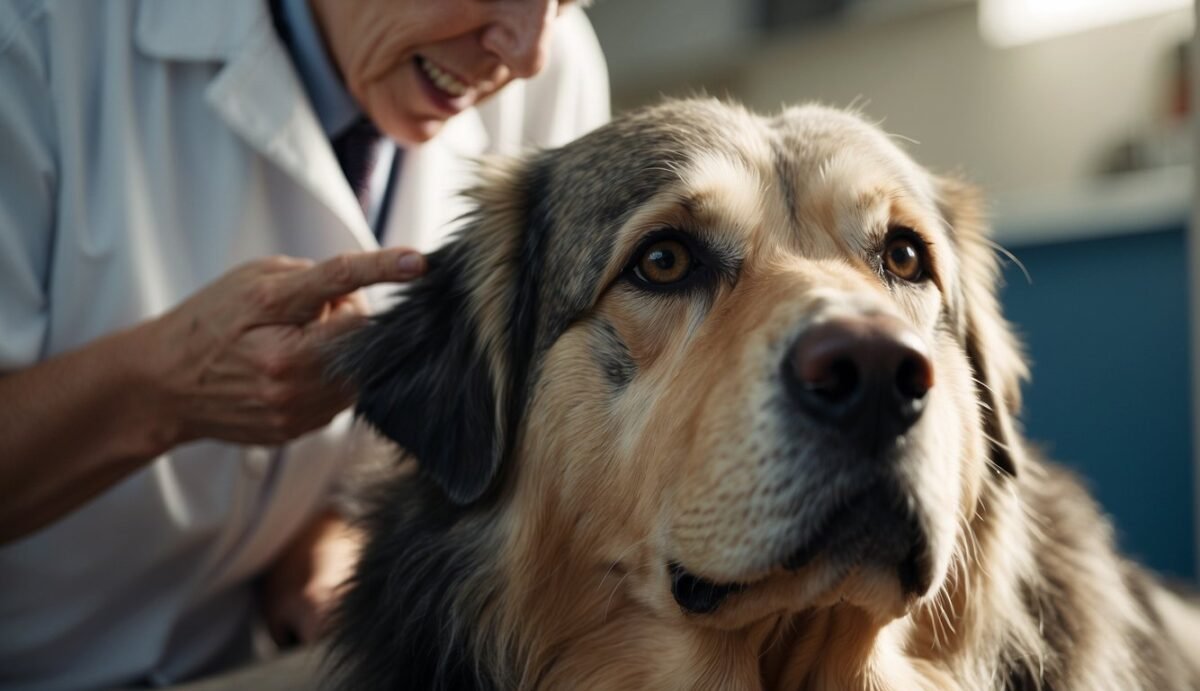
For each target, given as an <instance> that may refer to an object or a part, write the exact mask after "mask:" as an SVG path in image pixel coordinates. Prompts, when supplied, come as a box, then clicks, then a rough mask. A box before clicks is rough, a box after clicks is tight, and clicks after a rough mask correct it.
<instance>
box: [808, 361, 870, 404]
mask: <svg viewBox="0 0 1200 691" xmlns="http://www.w3.org/2000/svg"><path fill="white" fill-rule="evenodd" d="M806 374H808V375H810V376H805V377H804V378H803V381H802V382H801V385H802V386H803V387H804V388H806V389H808V390H809V391H811V392H812V393H814V394H816V395H817V396H819V397H821V398H823V399H826V400H828V401H829V402H831V403H840V402H842V401H845V400H847V399H849V398H850V397H851V396H853V395H854V392H855V391H856V390H857V389H858V380H859V376H858V366H857V365H855V364H854V361H853V360H851V359H850V358H837V359H835V360H833V361H832V362H830V363H828V364H827V365H825V366H823V367H820V368H819V369H814V370H812V371H810V372H808V373H806Z"/></svg>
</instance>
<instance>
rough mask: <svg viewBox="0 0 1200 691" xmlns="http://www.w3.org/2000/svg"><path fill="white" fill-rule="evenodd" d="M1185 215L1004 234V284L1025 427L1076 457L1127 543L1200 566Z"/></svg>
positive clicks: (1187, 567) (1149, 560)
mask: <svg viewBox="0 0 1200 691" xmlns="http://www.w3.org/2000/svg"><path fill="white" fill-rule="evenodd" d="M1185 236H1186V229H1185V228H1184V226H1183V224H1182V223H1178V224H1171V225H1168V226H1165V227H1160V228H1156V229H1153V230H1150V231H1139V232H1137V233H1132V234H1126V235H1115V236H1107V237H1101V238H1095V239H1077V240H1072V241H1065V242H1051V243H1038V244H1023V245H1009V246H1008V249H1009V250H1011V251H1012V252H1013V254H1014V255H1016V256H1017V258H1018V259H1020V261H1021V262H1022V263H1023V264H1024V265H1025V267H1026V269H1027V270H1028V272H1029V275H1030V277H1031V279H1032V282H1029V281H1027V280H1026V278H1025V275H1024V274H1023V273H1022V272H1021V270H1020V269H1019V268H1018V267H1016V266H1015V265H1014V264H1012V263H1009V264H1008V265H1007V266H1006V268H1005V271H1004V274H1003V275H1004V279H1005V282H1006V285H1005V286H1004V287H1003V288H1002V291H1001V296H1002V300H1003V303H1004V308H1005V312H1006V314H1007V316H1008V318H1009V319H1010V320H1011V321H1012V322H1013V323H1014V324H1015V326H1016V328H1017V329H1018V332H1019V333H1020V334H1021V336H1022V338H1023V340H1024V341H1025V343H1026V344H1027V346H1028V353H1029V355H1030V358H1031V360H1032V363H1033V381H1032V383H1031V384H1029V385H1027V386H1026V389H1025V411H1024V414H1023V416H1022V417H1023V420H1024V423H1025V430H1026V433H1027V436H1028V437H1029V438H1030V439H1031V440H1033V441H1034V442H1035V443H1037V444H1038V445H1040V446H1041V447H1042V448H1043V449H1044V451H1045V452H1046V454H1047V455H1048V456H1050V457H1051V458H1052V459H1054V460H1056V461H1059V462H1061V463H1064V464H1066V465H1067V466H1070V467H1072V468H1074V469H1075V470H1076V471H1077V472H1078V473H1079V474H1080V475H1082V476H1083V477H1084V479H1085V481H1086V482H1087V483H1088V485H1089V486H1090V488H1091V490H1092V492H1093V494H1094V495H1095V496H1096V497H1097V498H1098V499H1099V501H1100V502H1101V504H1102V505H1103V506H1104V508H1105V510H1106V511H1107V512H1108V513H1109V514H1110V515H1111V516H1112V517H1113V520H1114V523H1115V524H1116V530H1117V535H1118V540H1119V542H1120V545H1121V547H1122V549H1124V550H1125V552H1126V553H1128V554H1130V555H1132V556H1134V557H1135V558H1137V559H1138V560H1139V561H1141V562H1142V563H1144V564H1147V565H1149V566H1150V567H1152V568H1154V569H1156V570H1158V571H1160V572H1162V573H1164V574H1167V575H1169V576H1173V577H1177V578H1187V579H1195V576H1196V568H1195V564H1196V555H1195V545H1196V536H1195V521H1194V515H1193V514H1194V511H1195V510H1196V509H1195V506H1194V505H1193V504H1194V487H1195V484H1194V478H1193V466H1192V463H1193V461H1192V435H1191V420H1192V417H1191V415H1192V409H1191V406H1192V405H1193V403H1192V400H1191V374H1190V370H1191V361H1190V356H1189V305H1188V279H1187V252H1186V246H1185V241H1186V237H1185Z"/></svg>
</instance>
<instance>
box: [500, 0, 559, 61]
mask: <svg viewBox="0 0 1200 691" xmlns="http://www.w3.org/2000/svg"><path fill="white" fill-rule="evenodd" d="M495 8H496V16H495V19H494V20H493V21H492V22H491V24H489V25H488V27H487V28H486V29H485V30H484V32H483V36H482V39H481V41H482V44H483V47H484V49H486V50H487V51H489V52H491V53H493V54H495V55H496V56H497V57H499V58H500V61H501V62H503V63H504V64H505V65H506V66H508V69H509V70H510V71H511V72H512V73H513V76H515V77H523V78H528V77H532V76H534V75H536V74H537V73H539V72H541V71H542V68H543V67H545V66H546V60H547V58H548V57H549V53H550V37H551V31H552V28H553V25H554V20H555V18H556V17H557V16H558V2H557V0H505V1H504V2H497V3H496V5H495Z"/></svg>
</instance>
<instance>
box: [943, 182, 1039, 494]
mask: <svg viewBox="0 0 1200 691" xmlns="http://www.w3.org/2000/svg"><path fill="white" fill-rule="evenodd" d="M938 190H939V197H940V199H939V204H940V206H941V210H942V214H943V216H944V217H945V219H946V221H947V223H948V224H949V225H950V231H951V236H952V238H953V240H954V245H955V247H956V249H957V255H958V258H959V274H960V276H961V279H960V292H959V295H958V296H957V303H958V304H957V312H958V317H959V328H960V334H961V337H962V339H963V342H964V344H965V346H966V351H967V357H968V358H969V359H970V362H971V368H972V369H973V370H974V372H973V374H974V376H975V380H976V382H977V383H976V386H977V389H978V392H979V398H980V401H981V402H982V410H981V411H980V414H981V415H982V416H983V423H984V431H985V432H986V433H987V435H988V444H989V446H990V455H991V460H992V463H993V464H994V465H995V467H996V468H997V469H998V470H1000V471H1002V472H1005V473H1008V474H1009V475H1013V476H1015V475H1016V474H1017V467H1018V465H1019V464H1020V463H1019V460H1020V456H1021V454H1022V453H1023V451H1022V449H1021V444H1020V439H1019V437H1018V433H1017V425H1016V416H1017V414H1018V413H1019V412H1020V410H1021V382H1022V381H1024V380H1026V379H1028V378H1029V366H1028V364H1027V363H1026V361H1025V356H1024V354H1023V352H1022V349H1021V344H1020V343H1019V342H1018V340H1017V337H1016V335H1015V334H1014V333H1013V330H1012V327H1011V326H1010V325H1009V323H1008V321H1006V320H1005V319H1004V316H1003V315H1002V314H1001V313H1000V304H999V301H998V299H997V297H996V289H997V285H998V282H999V272H1000V268H999V264H998V263H997V261H996V249H997V248H996V245H995V244H994V243H992V242H991V240H990V239H989V238H988V229H987V224H986V223H985V221H984V218H983V203H982V199H981V194H980V193H979V191H978V190H977V189H976V188H974V187H972V186H971V185H968V184H966V183H964V182H961V181H958V180H954V179H950V178H941V179H939V180H938Z"/></svg>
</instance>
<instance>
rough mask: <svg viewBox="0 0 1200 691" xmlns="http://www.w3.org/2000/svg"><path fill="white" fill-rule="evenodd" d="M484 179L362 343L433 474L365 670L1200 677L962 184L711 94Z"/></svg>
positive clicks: (385, 582) (485, 675)
mask: <svg viewBox="0 0 1200 691" xmlns="http://www.w3.org/2000/svg"><path fill="white" fill-rule="evenodd" d="M473 198H474V200H475V202H476V204H477V205H476V210H475V213H474V215H473V217H472V218H471V219H469V220H468V223H467V226H466V228H465V230H464V231H463V233H462V235H461V236H460V237H459V238H458V239H457V240H456V241H454V242H452V243H451V244H450V245H449V246H447V247H446V248H445V249H443V250H441V251H439V252H438V253H437V254H435V255H434V256H432V257H431V266H432V270H431V271H430V273H429V275H428V277H427V278H425V279H424V280H423V281H422V282H421V283H419V284H418V285H416V286H414V287H413V288H412V290H411V291H410V292H409V293H408V299H407V301H406V302H403V303H402V304H400V305H399V306H398V307H397V308H395V309H394V310H393V311H391V312H390V313H388V314H385V315H384V316H382V317H380V318H379V319H377V320H376V321H375V323H374V324H373V325H372V326H371V327H369V328H368V329H366V330H365V331H364V332H363V333H362V334H361V335H359V336H358V337H357V338H356V339H355V340H354V341H353V342H352V343H350V344H349V346H348V347H347V349H346V352H345V353H344V357H343V360H342V363H343V367H344V369H345V370H346V371H348V372H350V373H351V374H352V375H353V376H354V377H355V378H356V379H357V381H358V383H359V385H360V386H361V399H360V402H359V412H360V413H361V415H362V416H364V417H365V418H366V419H367V420H368V421H369V422H370V423H372V424H373V425H374V426H375V427H376V428H378V429H379V430H380V431H382V432H383V433H384V434H385V435H387V436H388V437H390V438H391V439H392V440H394V441H395V442H396V443H397V444H398V445H399V446H400V447H403V448H404V449H406V450H407V451H408V452H410V453H411V454H412V455H413V456H414V457H415V458H416V459H417V460H418V462H419V465H420V468H421V469H420V472H419V473H417V474H415V475H411V476H409V477H406V478H402V479H399V480H396V481H394V482H393V483H390V484H389V485H388V486H387V487H386V488H385V490H384V491H383V492H382V493H381V494H380V497H379V499H378V502H377V503H376V508H375V510H374V512H373V514H372V515H371V516H370V518H369V525H370V528H371V530H372V532H373V539H372V541H371V543H370V545H369V547H368V548H367V549H366V552H365V555H364V557H363V560H362V562H361V565H360V567H359V570H358V574H357V577H356V580H355V582H354V585H353V588H352V590H351V591H350V592H349V594H348V596H347V598H346V600H345V602H344V606H343V610H342V619H341V629H340V634H339V636H338V639H337V642H336V645H335V654H336V656H337V659H338V660H339V662H340V665H339V667H338V669H339V670H340V673H341V674H342V675H344V678H343V682H344V684H345V686H346V688H350V689H369V688H388V689H399V688H405V689H435V688H441V689H472V688H474V689H494V688H495V689H516V688H522V689H524V688H537V689H621V690H628V689H760V688H765V689H896V690H908V689H1059V690H1061V689H1086V690H1088V691H1092V690H1096V689H1119V690H1121V691H1131V690H1133V689H1155V690H1163V689H1183V688H1189V687H1197V686H1198V685H1200V671H1198V669H1197V660H1198V659H1200V637H1198V636H1197V632H1198V631H1200V625H1198V624H1200V617H1198V616H1197V614H1196V613H1195V612H1194V611H1193V610H1191V609H1190V608H1189V607H1188V606H1187V605H1185V604H1184V603H1183V602H1182V601H1181V600H1179V599H1177V598H1176V597H1175V596H1174V595H1171V594H1169V593H1168V592H1167V591H1165V590H1164V589H1163V588H1161V587H1160V586H1158V585H1157V584H1156V583H1155V582H1154V581H1153V580H1152V579H1151V578H1150V577H1148V576H1147V575H1146V574H1145V573H1144V572H1142V571H1141V570H1139V569H1138V568H1137V567H1135V566H1133V565H1131V564H1130V563H1128V562H1126V561H1124V560H1123V559H1121V558H1120V557H1118V556H1117V555H1116V554H1115V553H1114V552H1113V548H1112V546H1111V540H1110V529H1109V527H1108V525H1107V523H1106V522H1105V520H1104V519H1103V518H1102V516H1101V514H1100V513H1099V512H1098V511H1097V508H1096V506H1095V505H1094V504H1093V502H1092V501H1091V500H1090V499H1089V498H1088V497H1087V496H1086V495H1085V493H1084V492H1083V491H1082V490H1081V489H1080V488H1079V486H1078V485H1077V484H1076V483H1075V482H1074V481H1073V480H1072V479H1071V478H1069V477H1067V476H1066V475H1065V474H1064V473H1063V472H1062V471H1061V470H1058V469H1056V468H1054V467H1052V466H1048V465H1046V464H1044V463H1043V462H1041V461H1040V460H1039V459H1037V458H1036V457H1035V456H1033V455H1032V454H1031V453H1030V451H1029V449H1028V448H1027V447H1026V445H1025V443H1024V442H1023V441H1022V439H1021V437H1020V435H1019V432H1018V431H1017V429H1016V426H1015V424H1014V419H1013V416H1014V415H1015V414H1016V412H1017V408H1018V404H1019V400H1018V399H1019V390H1018V389H1019V384H1020V380H1021V379H1022V378H1023V377H1024V376H1025V374H1026V368H1025V364H1024V362H1023V360H1022V355H1021V352H1020V349H1019V347H1018V344H1017V343H1016V342H1015V340H1014V338H1013V336H1012V334H1011V332H1010V331H1009V328H1008V326H1007V324H1006V322H1005V321H1004V319H1003V318H1002V317H1001V315H1000V313H999V312H998V309H997V303H996V298H995V296H994V292H993V290H994V284H995V282H996V264H995V260H994V258H993V252H992V249H991V247H990V244H989V242H988V240H987V239H986V238H985V237H984V235H983V228H982V225H981V220H980V215H979V210H978V202H977V200H976V199H975V196H974V194H973V193H972V192H971V191H970V190H969V189H967V188H965V187H964V186H962V185H960V184H957V183H954V182H951V181H948V180H944V179H940V178H937V177H934V176H932V175H930V174H929V173H927V172H926V171H924V170H923V169H921V168H920V167H918V166H917V165H915V164H914V163H913V162H912V161H911V160H910V159H909V158H908V157H907V156H906V155H905V154H904V153H903V152H902V151H901V150H900V149H899V148H898V147H897V146H896V145H894V144H893V142H892V141H891V140H890V139H889V138H888V137H887V136H885V135H883V134H882V133H880V132H879V131H878V130H877V129H876V128H874V127H873V126H871V125H869V124H867V123H865V122H864V121H862V120H861V119H860V118H858V117H856V116H854V115H850V114H846V113H842V112H838V111H834V110H829V109H826V108H821V107H804V108H796V109H791V110H787V111H786V112H784V113H783V114H781V115H778V116H776V117H759V116H755V115H753V114H751V113H748V112H746V111H745V110H742V109H739V108H736V107H730V106H726V105H722V104H719V103H717V102H713V101H685V102H674V103H668V104H665V105H662V106H660V107H657V108H653V109H650V110H646V111H642V112H639V113H637V114H634V115H631V116H628V117H624V118H622V119H620V120H617V121H616V122H614V123H612V124H610V125H608V126H606V127H603V128H601V129H599V130H597V131H596V132H594V133H592V134H590V135H588V136H586V137H583V138H582V139H580V140H578V141H576V142H574V143H572V144H570V145H568V146H565V147H563V148H561V149H557V150H553V151H544V152H540V153H535V154H532V155H530V156H528V157H526V158H524V159H522V160H519V161H513V162H509V163H505V164H502V165H497V166H492V167H490V168H489V169H488V170H487V171H486V172H485V175H484V179H483V181H482V183H481V184H480V185H479V187H478V188H477V189H476V190H475V191H474V192H473Z"/></svg>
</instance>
